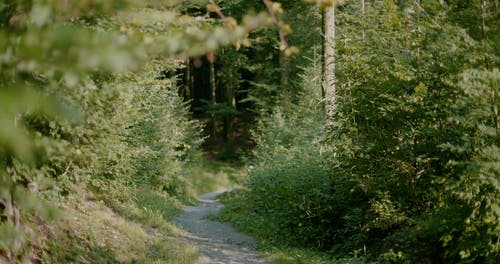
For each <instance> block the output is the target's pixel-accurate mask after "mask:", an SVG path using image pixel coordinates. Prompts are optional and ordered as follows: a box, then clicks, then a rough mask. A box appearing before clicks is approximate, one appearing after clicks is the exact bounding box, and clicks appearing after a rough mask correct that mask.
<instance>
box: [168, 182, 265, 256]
mask: <svg viewBox="0 0 500 264" xmlns="http://www.w3.org/2000/svg"><path fill="white" fill-rule="evenodd" d="M224 192H225V191H218V192H211V193H206V194H203V195H200V197H199V198H198V200H199V202H200V204H199V205H198V206H186V207H184V212H183V213H181V214H179V215H177V216H175V217H174V218H173V221H174V222H175V223H177V224H178V225H179V226H180V227H182V228H183V229H184V230H186V231H187V232H188V233H187V234H186V235H185V238H186V239H187V240H188V241H190V242H192V243H194V244H196V245H197V246H198V247H199V249H200V252H201V254H202V257H201V258H200V263H210V264H236V263H243V264H253V263H258V264H264V263H266V264H267V263H270V262H268V261H267V260H265V259H262V258H259V254H258V253H257V251H256V247H257V241H255V240H254V239H253V238H251V237H249V236H247V235H244V234H241V233H238V232H236V231H235V230H234V229H233V228H232V227H231V226H229V225H227V224H224V223H219V222H215V221H211V220H208V219H206V216H207V215H209V214H214V213H217V212H218V211H219V210H220V208H221V207H222V204H221V203H219V202H217V201H216V197H217V196H218V195H220V194H222V193H224Z"/></svg>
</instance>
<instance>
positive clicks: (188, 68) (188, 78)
mask: <svg viewBox="0 0 500 264" xmlns="http://www.w3.org/2000/svg"><path fill="white" fill-rule="evenodd" d="M191 75H192V74H191V60H190V59H189V58H188V59H187V62H186V78H185V80H186V84H185V88H184V98H186V101H188V100H190V99H191V85H192V83H193V78H192V76H191Z"/></svg>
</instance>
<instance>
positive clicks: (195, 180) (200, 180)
mask: <svg viewBox="0 0 500 264" xmlns="http://www.w3.org/2000/svg"><path fill="white" fill-rule="evenodd" d="M185 177H186V181H187V182H188V183H189V188H190V192H191V193H192V194H193V195H195V196H198V195H200V194H203V193H207V192H212V191H216V190H221V189H233V188H237V187H238V186H239V184H240V182H241V181H242V179H244V177H245V169H244V167H242V166H241V165H240V164H227V163H224V162H220V161H215V160H211V159H207V158H205V159H204V158H200V159H199V161H198V162H197V163H196V164H191V166H188V168H187V171H186V176H185Z"/></svg>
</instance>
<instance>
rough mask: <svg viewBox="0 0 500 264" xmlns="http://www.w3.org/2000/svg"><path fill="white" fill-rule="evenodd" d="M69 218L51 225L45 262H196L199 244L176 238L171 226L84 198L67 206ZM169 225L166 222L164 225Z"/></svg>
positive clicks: (160, 263) (44, 256)
mask: <svg viewBox="0 0 500 264" xmlns="http://www.w3.org/2000/svg"><path fill="white" fill-rule="evenodd" d="M64 207H65V208H64V209H65V213H66V217H65V219H64V220H61V221H59V222H58V223H57V224H56V225H55V226H53V227H52V232H48V233H49V236H50V237H49V239H48V243H47V244H46V247H45V248H44V250H43V251H44V252H43V253H42V254H41V258H42V260H43V262H45V263H157V264H169V263H193V262H195V261H196V259H197V258H198V257H199V253H198V251H197V249H196V247H194V246H192V245H189V244H187V243H185V242H182V241H180V240H179V239H177V238H176V232H177V233H179V232H181V231H179V230H176V228H175V227H174V226H173V225H170V227H169V231H168V232H165V228H162V229H157V228H154V227H152V226H150V225H146V224H144V223H142V222H140V221H131V220H130V219H127V218H126V217H123V216H122V215H120V214H117V213H115V212H114V211H113V210H111V209H110V208H109V207H107V206H106V205H105V204H104V203H103V202H100V201H97V200H93V199H85V200H81V201H78V202H76V201H74V202H71V203H69V204H66V205H64ZM165 226H167V223H165V225H164V227H165Z"/></svg>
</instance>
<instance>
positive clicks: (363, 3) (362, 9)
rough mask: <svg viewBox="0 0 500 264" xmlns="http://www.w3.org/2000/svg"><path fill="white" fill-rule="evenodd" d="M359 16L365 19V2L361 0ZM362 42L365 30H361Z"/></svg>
mask: <svg viewBox="0 0 500 264" xmlns="http://www.w3.org/2000/svg"><path fill="white" fill-rule="evenodd" d="M361 15H362V16H363V18H365V0H361ZM362 38H363V42H365V29H364V28H363V35H362Z"/></svg>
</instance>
